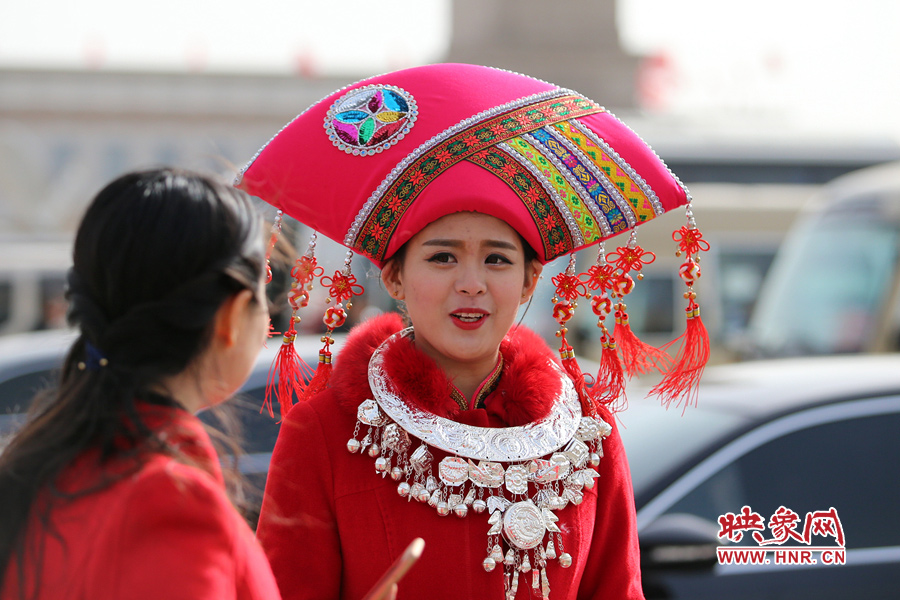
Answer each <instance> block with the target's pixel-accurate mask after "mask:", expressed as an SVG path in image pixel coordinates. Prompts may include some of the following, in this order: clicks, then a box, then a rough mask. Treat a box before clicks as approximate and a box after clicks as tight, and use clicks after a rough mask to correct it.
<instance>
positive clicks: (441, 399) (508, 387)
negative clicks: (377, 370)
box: [330, 313, 561, 427]
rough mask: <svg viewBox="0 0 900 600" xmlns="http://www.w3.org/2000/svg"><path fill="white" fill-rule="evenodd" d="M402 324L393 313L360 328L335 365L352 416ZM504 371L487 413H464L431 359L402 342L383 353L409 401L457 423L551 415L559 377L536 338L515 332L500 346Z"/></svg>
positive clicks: (506, 422) (339, 391)
mask: <svg viewBox="0 0 900 600" xmlns="http://www.w3.org/2000/svg"><path fill="white" fill-rule="evenodd" d="M402 328H403V324H402V322H401V320H400V317H399V316H398V315H396V314H394V313H390V314H385V315H381V316H379V317H376V318H374V319H371V320H369V321H366V322H365V323H363V324H361V325H359V326H357V327H356V328H354V329H353V331H352V332H351V333H350V336H349V337H348V338H347V341H346V342H345V343H344V347H343V348H342V349H341V350H340V353H339V355H338V357H337V359H336V360H335V369H334V373H333V374H332V376H331V381H330V387H331V388H332V389H333V390H334V392H335V397H336V398H337V399H338V402H340V403H341V405H342V406H344V407H345V408H346V409H347V410H349V411H353V412H355V411H356V407H357V406H359V404H360V403H361V402H362V401H363V400H366V399H367V398H370V397H371V392H370V391H369V383H368V365H369V358H370V357H371V356H372V353H373V352H374V351H375V349H376V348H378V346H380V345H381V343H382V342H383V341H384V340H385V339H387V337H388V336H390V335H392V334H394V333H396V332H397V331H400V330H401V329H402ZM500 352H501V354H502V355H503V372H502V374H501V375H500V381H499V382H498V384H497V387H496V389H495V390H494V391H493V392H492V393H491V394H490V395H488V396H487V398H486V399H485V401H484V406H485V408H483V409H474V410H462V409H461V408H460V406H459V405H457V404H456V402H454V401H453V400H452V399H451V397H450V390H451V386H452V383H451V381H450V380H449V378H448V377H447V375H446V374H445V373H444V372H443V371H442V370H441V368H440V367H439V366H438V365H437V363H435V362H434V361H433V360H432V359H431V358H430V357H428V356H426V355H425V354H424V353H422V352H421V351H420V350H419V349H418V348H416V346H415V344H414V343H413V342H412V341H411V340H409V339H407V338H403V339H401V340H398V342H397V343H395V344H392V345H391V347H390V348H389V349H388V351H386V352H385V357H384V368H385V369H386V370H387V372H388V373H389V374H390V376H391V379H392V380H393V382H394V383H395V385H396V386H397V388H398V390H399V391H400V392H401V393H402V394H403V395H404V398H406V400H407V401H408V402H415V403H416V404H418V405H419V406H420V407H422V408H423V409H425V410H427V411H429V412H432V413H434V414H437V415H439V416H442V417H446V418H448V419H452V420H454V421H458V422H462V423H468V424H471V425H479V426H492V427H504V426H516V425H525V424H526V423H531V422H532V421H536V420H538V419H540V418H543V417H545V416H547V414H549V412H550V407H551V405H552V403H553V400H554V399H555V398H556V396H557V395H558V394H559V391H560V385H561V384H560V379H559V378H560V375H559V373H558V372H557V371H556V370H554V369H552V368H550V367H549V365H548V361H550V360H556V359H555V355H554V354H553V352H552V351H551V350H550V349H549V348H548V347H547V345H546V344H545V343H544V341H543V340H542V339H541V338H540V337H539V336H538V335H536V334H535V333H533V332H531V331H530V330H528V329H525V328H523V327H516V328H513V330H512V331H510V333H509V334H508V335H507V336H506V338H505V339H504V340H503V342H502V343H501V345H500Z"/></svg>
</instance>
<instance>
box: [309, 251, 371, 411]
mask: <svg viewBox="0 0 900 600" xmlns="http://www.w3.org/2000/svg"><path fill="white" fill-rule="evenodd" d="M352 260H353V252H351V251H349V250H348V251H347V257H346V258H345V259H344V268H343V270H340V271H335V272H334V275H332V276H330V277H328V276H327V275H326V276H323V277H322V278H320V279H319V283H321V284H322V287H326V288H328V299H327V300H326V302H331V301H332V300H334V301H335V303H336V304H335V305H334V306H329V307H328V308H326V309H325V314H324V315H323V316H322V322H323V323H325V328H326V329H327V331H326V332H325V335H323V336H322V343H323V344H324V346H322V349H321V350H319V366H318V367H316V374H315V375H314V376H313V378H312V380H310V382H309V385H307V386H306V391H305V392H304V394H303V398H302V399H303V400H307V399H309V398H311V397H313V396H315V395H316V394H317V393H319V392H320V391H322V390H323V389H325V388H326V387H327V386H328V381H329V379H331V345H332V344H333V343H334V338H333V337H331V336H332V335H334V330H335V329H338V328H340V327H343V325H344V323H346V322H347V310H349V309H350V308H352V307H353V303H352V302H350V300H351V299H352V298H353V296H359V295H360V294H362V293H363V292H365V291H366V290H365V288H363V286H361V285H359V284H357V283H356V276H355V275H353V273H351V271H350V263H351V262H352ZM344 301H347V310H345V309H344Z"/></svg>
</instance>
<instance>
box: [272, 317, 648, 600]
mask: <svg viewBox="0 0 900 600" xmlns="http://www.w3.org/2000/svg"><path fill="white" fill-rule="evenodd" d="M400 326H401V325H400V322H399V319H398V318H397V317H396V316H386V317H379V318H378V319H375V320H373V321H370V322H369V323H367V324H364V325H362V326H361V327H359V328H357V329H356V330H354V332H353V333H352V334H351V336H350V338H349V339H348V340H347V342H346V343H345V347H344V348H343V349H342V350H341V355H340V358H339V363H338V364H337V365H336V367H335V370H334V373H333V375H332V378H331V385H330V387H329V388H328V389H327V390H325V391H324V392H322V393H321V394H319V395H317V396H315V397H314V398H312V399H311V400H310V401H309V402H308V403H304V404H298V405H296V406H295V407H294V408H293V409H292V410H291V411H290V413H289V414H288V416H287V418H286V419H285V420H284V423H283V424H282V427H281V433H280V435H279V438H278V442H277V443H276V445H275V451H274V454H273V456H272V463H271V466H270V468H269V476H268V482H267V486H266V494H265V497H264V499H263V506H262V516H261V518H260V524H259V527H258V529H257V536H258V538H259V540H260V542H261V543H262V545H263V547H264V548H265V550H266V553H267V554H268V556H269V561H270V563H271V565H272V570H273V572H274V573H275V577H276V579H277V580H278V585H279V587H280V589H281V593H282V596H283V597H284V598H285V599H287V600H293V599H299V598H303V599H311V598H320V599H329V600H335V599H338V598H341V599H346V600H359V599H360V598H362V597H363V596H364V595H365V593H366V592H367V591H368V590H369V589H370V588H371V587H372V585H373V584H374V583H375V582H376V581H377V579H378V578H379V577H380V575H381V574H382V573H383V572H384V571H385V570H386V569H387V568H388V567H389V566H390V564H391V563H392V561H393V560H394V559H395V558H396V557H397V556H399V555H400V554H401V553H402V551H403V549H404V548H405V547H406V545H407V544H408V543H409V542H410V541H411V540H412V539H414V538H415V537H422V538H424V539H425V552H424V554H423V556H422V558H421V559H420V560H419V561H418V563H417V564H416V565H415V566H413V568H412V570H411V571H410V572H409V573H407V575H406V577H405V578H404V579H403V581H402V582H401V584H400V593H399V598H400V599H401V600H402V599H404V598H407V599H413V598H416V599H418V598H429V599H430V600H443V599H445V598H446V599H453V600H458V599H459V598H478V599H496V600H502V599H503V598H504V592H503V585H504V584H503V574H502V566H501V567H500V568H498V569H496V570H495V571H493V572H491V573H487V572H485V571H484V569H483V568H482V566H481V563H482V561H483V560H484V558H485V557H486V556H487V553H488V548H487V539H488V538H487V530H488V528H489V525H488V523H487V517H488V515H487V514H476V513H470V514H469V515H468V516H466V517H465V518H461V519H460V518H458V517H455V516H453V515H450V516H447V517H440V516H438V515H437V513H436V512H435V510H434V509H433V508H431V507H429V506H427V505H426V504H419V503H418V502H416V501H411V502H410V501H408V500H407V499H405V498H401V497H400V496H399V495H398V494H397V483H396V482H395V481H393V480H392V479H391V478H389V477H388V478H382V477H380V476H378V475H377V474H376V472H375V470H374V468H373V460H372V459H371V458H370V457H368V456H362V455H359V454H351V453H350V452H348V451H347V447H346V444H347V440H349V439H350V437H351V436H353V432H354V427H355V425H356V408H357V406H358V405H359V403H360V402H362V401H363V400H365V399H366V398H369V397H371V395H370V394H371V393H370V391H369V387H368V383H367V378H366V369H367V365H368V358H369V356H371V354H372V351H373V350H374V348H376V347H377V346H378V345H379V344H380V343H381V341H383V340H384V339H385V338H386V337H387V336H388V335H390V334H391V333H393V332H395V331H397V330H398V329H399V328H400ZM398 345H399V342H398ZM398 352H399V354H398V353H394V352H391V354H393V355H394V356H393V358H392V357H391V355H387V356H386V357H385V368H386V369H387V371H388V373H390V374H391V376H392V378H393V381H394V384H395V385H397V386H398V388H399V389H400V390H401V392H405V393H404V396H405V397H406V398H408V399H409V398H413V397H416V398H419V399H420V400H421V399H423V398H426V399H429V400H427V401H422V404H424V405H425V406H423V408H427V409H428V410H430V411H432V412H435V413H436V414H439V415H441V416H447V417H448V418H453V419H454V420H457V421H465V422H468V423H471V424H476V425H490V426H512V425H520V424H524V423H527V422H530V421H533V420H535V419H538V418H540V417H542V416H544V415H545V414H547V412H548V411H549V407H550V402H551V399H552V398H553V397H555V395H556V394H557V393H558V390H559V389H560V387H559V386H560V383H559V379H558V376H557V375H555V374H553V371H552V370H551V369H549V367H548V366H547V363H546V360H547V357H548V356H552V352H551V351H550V350H549V349H548V348H547V347H546V345H545V344H544V343H543V341H542V340H541V339H540V338H538V337H537V336H536V335H534V334H533V333H531V332H528V331H527V330H524V329H522V328H518V329H515V330H514V331H513V332H512V333H511V334H510V336H508V338H507V339H506V340H505V341H504V343H503V345H502V346H501V354H502V355H503V359H504V367H503V372H502V374H501V376H500V380H499V384H498V386H497V387H496V389H495V390H494V391H493V392H492V393H491V394H490V395H489V396H488V397H487V399H486V400H485V401H484V408H476V409H472V410H465V411H463V410H462V409H461V408H460V407H459V406H457V404H456V403H455V402H454V401H452V400H450V399H449V396H450V394H449V387H450V385H451V384H450V382H449V381H448V380H447V378H446V376H445V375H444V374H443V372H441V371H440V369H439V368H438V367H437V365H436V364H435V363H434V362H433V361H431V360H430V359H428V358H427V357H426V356H425V355H424V354H422V353H421V352H419V351H418V350H416V349H415V346H414V345H413V344H407V346H405V347H401V350H400V351H398ZM429 390H430V391H429ZM411 392H415V393H411ZM435 399H437V400H435ZM605 420H606V421H607V422H608V423H610V424H612V425H614V421H613V419H612V418H610V417H609V415H605ZM603 450H604V454H605V456H604V458H603V459H601V461H600V467H599V469H598V470H599V472H600V478H599V480H597V481H598V484H597V485H596V486H595V487H594V489H593V490H586V491H585V496H584V501H583V502H582V504H580V505H579V506H574V505H569V506H568V507H566V508H565V509H563V510H561V511H558V513H557V515H558V517H559V522H558V523H557V525H558V526H559V527H560V529H561V530H562V532H563V542H564V544H565V551H566V552H568V553H569V554H571V555H572V557H573V559H574V562H573V564H572V566H571V567H570V568H568V569H563V568H561V567H560V565H559V562H558V561H550V563H549V565H548V567H547V575H548V579H549V582H550V597H551V598H553V599H554V600H564V599H571V600H574V599H576V598H578V599H582V598H610V599H615V600H623V599H632V598H643V595H642V592H641V582H640V566H639V565H640V557H639V552H638V541H637V530H636V526H635V514H634V499H633V496H632V489H631V476H630V474H629V471H628V464H627V462H626V459H625V453H624V450H623V448H622V444H621V441H620V439H619V436H618V433H617V432H615V430H614V432H613V433H612V435H610V436H609V437H608V438H607V439H606V440H604V442H603ZM432 451H433V453H434V454H435V464H437V462H438V461H439V460H440V459H441V458H442V456H443V455H442V454H441V453H440V452H436V451H434V449H432ZM598 490H599V492H600V493H599V496H598ZM558 551H559V550H558ZM526 578H527V580H526ZM530 583H531V574H530V573H529V574H528V575H527V576H525V577H522V580H521V581H520V584H519V591H518V595H517V596H516V597H517V598H519V599H524V598H529V597H530V594H531V586H530Z"/></svg>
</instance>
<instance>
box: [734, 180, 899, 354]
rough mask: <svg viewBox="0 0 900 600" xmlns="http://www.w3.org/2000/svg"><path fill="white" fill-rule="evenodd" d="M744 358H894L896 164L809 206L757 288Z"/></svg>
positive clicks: (843, 184) (841, 185) (838, 185)
mask: <svg viewBox="0 0 900 600" xmlns="http://www.w3.org/2000/svg"><path fill="white" fill-rule="evenodd" d="M746 346H747V347H746V348H745V352H744V354H745V355H746V356H747V357H768V356H793V355H814V354H840V353H853V352H896V351H900V162H896V163H888V164H885V165H880V166H876V167H870V168H867V169H862V170H860V171H856V172H854V173H850V174H848V175H845V176H842V177H839V178H837V179H835V180H834V181H833V182H831V183H829V184H828V185H826V186H825V187H824V188H822V191H821V193H820V194H818V195H817V196H816V197H815V198H813V199H812V201H811V203H810V205H809V206H808V207H807V210H806V211H805V213H804V214H803V215H802V216H801V218H800V219H799V220H798V222H797V225H796V226H795V227H794V229H793V230H792V231H791V232H790V233H789V235H788V237H787V239H786V240H785V243H784V245H783V246H782V247H781V249H780V250H779V252H778V255H777V256H776V259H775V262H774V263H773V265H772V268H771V270H770V271H769V274H768V276H767V278H766V280H765V281H764V283H763V287H762V290H761V293H760V296H759V300H758V302H757V305H756V307H755V309H754V312H753V316H752V318H751V320H750V327H749V330H748V339H747V344H746Z"/></svg>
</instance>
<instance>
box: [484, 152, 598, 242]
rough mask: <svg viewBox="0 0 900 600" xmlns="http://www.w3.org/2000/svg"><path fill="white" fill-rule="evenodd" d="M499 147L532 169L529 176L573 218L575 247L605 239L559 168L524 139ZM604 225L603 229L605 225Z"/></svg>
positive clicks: (591, 215) (592, 216) (561, 209)
mask: <svg viewBox="0 0 900 600" xmlns="http://www.w3.org/2000/svg"><path fill="white" fill-rule="evenodd" d="M501 147H502V148H504V149H507V148H508V149H509V152H511V153H513V158H517V159H519V160H520V162H522V161H526V162H527V166H530V167H531V168H532V169H534V170H533V171H532V173H534V174H535V175H536V176H537V178H538V180H539V181H540V182H541V185H543V186H544V188H545V189H546V190H547V192H548V193H549V194H550V196H551V197H552V198H553V200H554V202H555V203H556V205H557V206H558V207H559V209H560V211H563V212H564V213H568V215H570V216H571V217H572V223H573V224H574V225H575V231H573V232H572V233H573V237H575V236H576V235H577V237H579V238H581V239H576V240H575V242H576V247H577V246H582V245H584V244H590V243H591V242H596V241H598V240H600V239H601V238H602V237H604V235H603V232H602V230H601V228H600V227H598V223H597V220H596V219H595V218H594V215H593V214H592V213H591V211H590V210H589V209H588V208H587V207H586V206H585V205H584V202H582V200H581V197H580V196H579V195H578V191H577V190H575V188H573V187H572V186H571V185H570V184H569V182H568V181H567V180H566V178H565V177H564V176H563V175H562V173H560V172H559V169H558V167H557V166H556V165H554V164H553V163H552V162H551V161H550V160H549V159H548V158H547V157H546V156H544V155H543V154H542V153H541V152H540V151H538V149H537V148H535V147H534V146H533V145H532V144H530V143H529V142H528V141H527V140H526V139H525V138H523V137H514V138H512V139H510V140H509V141H508V142H506V143H505V144H503V145H502V146H501ZM603 224H604V225H606V223H605V222H604V223H603ZM570 229H572V228H571V227H570Z"/></svg>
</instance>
